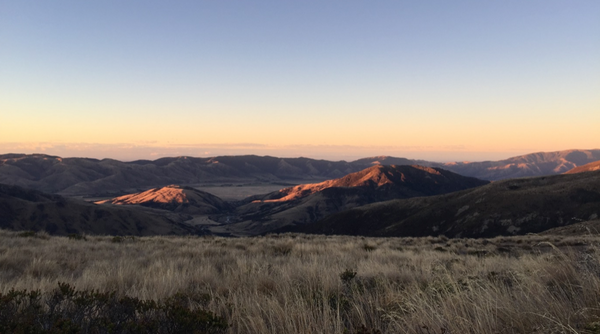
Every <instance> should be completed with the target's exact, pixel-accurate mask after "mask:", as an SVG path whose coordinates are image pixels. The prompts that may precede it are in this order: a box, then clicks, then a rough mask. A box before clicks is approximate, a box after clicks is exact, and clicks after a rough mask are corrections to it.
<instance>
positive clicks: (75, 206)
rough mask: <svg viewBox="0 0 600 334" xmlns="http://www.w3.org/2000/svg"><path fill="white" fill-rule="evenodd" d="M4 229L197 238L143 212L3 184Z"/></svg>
mask: <svg viewBox="0 0 600 334" xmlns="http://www.w3.org/2000/svg"><path fill="white" fill-rule="evenodd" d="M0 228H3V229H10V230H34V231H47V232H49V233H51V234H56V235H66V234H70V233H86V234H110V235H159V234H177V235H186V234H197V231H196V230H195V229H192V228H191V227H188V226H187V225H183V224H179V223H177V222H175V221H173V220H170V219H168V218H165V217H162V216H157V215H154V214H151V213H148V212H142V211H140V210H139V209H138V210H135V209H129V208H117V207H107V206H99V205H95V204H91V203H87V202H84V201H82V200H76V199H70V198H65V197H62V196H58V195H49V194H44V193H42V192H39V191H35V190H29V189H24V188H21V187H16V186H8V185H3V184H0Z"/></svg>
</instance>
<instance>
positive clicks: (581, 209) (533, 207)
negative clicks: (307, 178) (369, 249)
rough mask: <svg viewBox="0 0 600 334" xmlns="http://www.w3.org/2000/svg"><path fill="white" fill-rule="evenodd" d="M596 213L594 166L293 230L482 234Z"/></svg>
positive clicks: (357, 212) (376, 207)
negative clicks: (571, 172) (592, 169)
mask: <svg viewBox="0 0 600 334" xmlns="http://www.w3.org/2000/svg"><path fill="white" fill-rule="evenodd" d="M599 215H600V172H589V173H580V174H572V175H555V176H548V177H537V178H523V179H513V180H506V181H499V182H494V183H491V184H489V185H486V186H483V187H479V188H474V189H469V190H464V191H460V192H456V193H451V194H446V195H441V196H432V197H421V198H411V199H403V200H394V201H387V202H382V203H375V204H371V205H366V206H362V207H359V208H355V209H352V210H348V211H344V212H340V213H338V214H335V215H331V216H329V217H326V218H325V219H323V220H322V221H319V222H317V223H315V224H310V225H305V226H297V227H296V228H294V229H293V230H294V231H301V232H309V233H325V234H350V235H368V236H426V235H440V234H443V235H446V236H448V237H488V236H497V235H511V234H525V233H529V232H541V231H544V230H547V229H550V228H553V227H558V226H564V225H568V224H573V223H578V222H581V221H586V220H593V219H597V218H598V217H599Z"/></svg>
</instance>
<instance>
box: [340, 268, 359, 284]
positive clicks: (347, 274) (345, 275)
mask: <svg viewBox="0 0 600 334" xmlns="http://www.w3.org/2000/svg"><path fill="white" fill-rule="evenodd" d="M354 277H356V271H354V270H351V269H346V270H344V271H343V272H342V273H341V274H340V279H341V280H342V283H344V284H349V283H350V282H352V280H353V279H354Z"/></svg>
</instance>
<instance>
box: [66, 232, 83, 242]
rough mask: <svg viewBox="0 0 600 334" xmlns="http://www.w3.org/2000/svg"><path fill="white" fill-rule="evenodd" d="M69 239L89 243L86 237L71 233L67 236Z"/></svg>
mask: <svg viewBox="0 0 600 334" xmlns="http://www.w3.org/2000/svg"><path fill="white" fill-rule="evenodd" d="M67 238H69V239H71V240H83V241H87V238H86V237H85V235H83V234H79V233H69V234H68V235H67Z"/></svg>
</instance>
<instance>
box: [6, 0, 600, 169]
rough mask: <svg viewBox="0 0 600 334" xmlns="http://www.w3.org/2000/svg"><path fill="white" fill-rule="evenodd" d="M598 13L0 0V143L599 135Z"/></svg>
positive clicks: (557, 139)
mask: <svg viewBox="0 0 600 334" xmlns="http://www.w3.org/2000/svg"><path fill="white" fill-rule="evenodd" d="M599 18H600V2H598V1H418V2H417V1H375V2H372V1H327V2H325V1H294V2H292V1H289V2H288V1H177V2H166V1H98V2H87V1H60V0H59V1H47V2H35V1H1V0H0V45H1V46H0V149H2V150H4V151H7V152H8V151H10V152H16V151H23V152H26V153H30V152H31V151H35V150H41V149H42V148H43V149H44V151H45V152H47V153H52V154H58V155H64V153H61V152H68V153H69V154H80V155H84V156H93V155H94V154H96V155H98V154H100V155H103V156H96V157H104V156H107V157H108V156H110V157H118V158H121V159H127V158H128V157H129V156H131V159H134V158H148V156H145V155H147V154H154V156H157V155H174V154H178V152H179V153H181V151H182V148H185V150H184V152H185V153H186V154H189V155H198V156H202V155H206V154H208V155H217V154H252V153H256V154H271V155H281V156H297V155H305V156H314V157H326V158H352V157H360V156H366V155H382V154H389V155H401V156H410V157H415V158H428V159H435V158H436V157H439V159H443V160H453V159H456V160H460V159H471V160H477V159H484V158H496V157H497V158H501V157H506V156H510V155H511V154H519V153H527V152H533V151H549V150H560V149H568V148H598V147H600V135H598V134H597V131H595V132H594V129H597V128H598V126H599V125H600V116H599V115H600V94H599V92H600V19H599ZM94 145H97V147H103V148H104V149H103V150H101V151H98V150H97V149H93V148H94V147H96V146H94ZM124 146H127V147H133V149H129V150H123V147H124ZM65 147H67V148H69V147H71V151H65ZM75 147H87V148H86V149H85V150H83V151H80V152H79V153H77V151H74V152H73V149H74V148H75ZM135 147H139V148H140V150H139V152H140V153H139V154H138V155H144V156H137V155H136V150H135ZM90 148H91V149H90ZM142 148H143V149H142ZM152 148H156V149H155V150H152ZM336 148H337V149H336ZM61 150H63V151H61ZM119 150H120V151H119ZM99 152H100V153H99ZM207 152H208V153H207ZM4 153H6V152H4Z"/></svg>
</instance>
